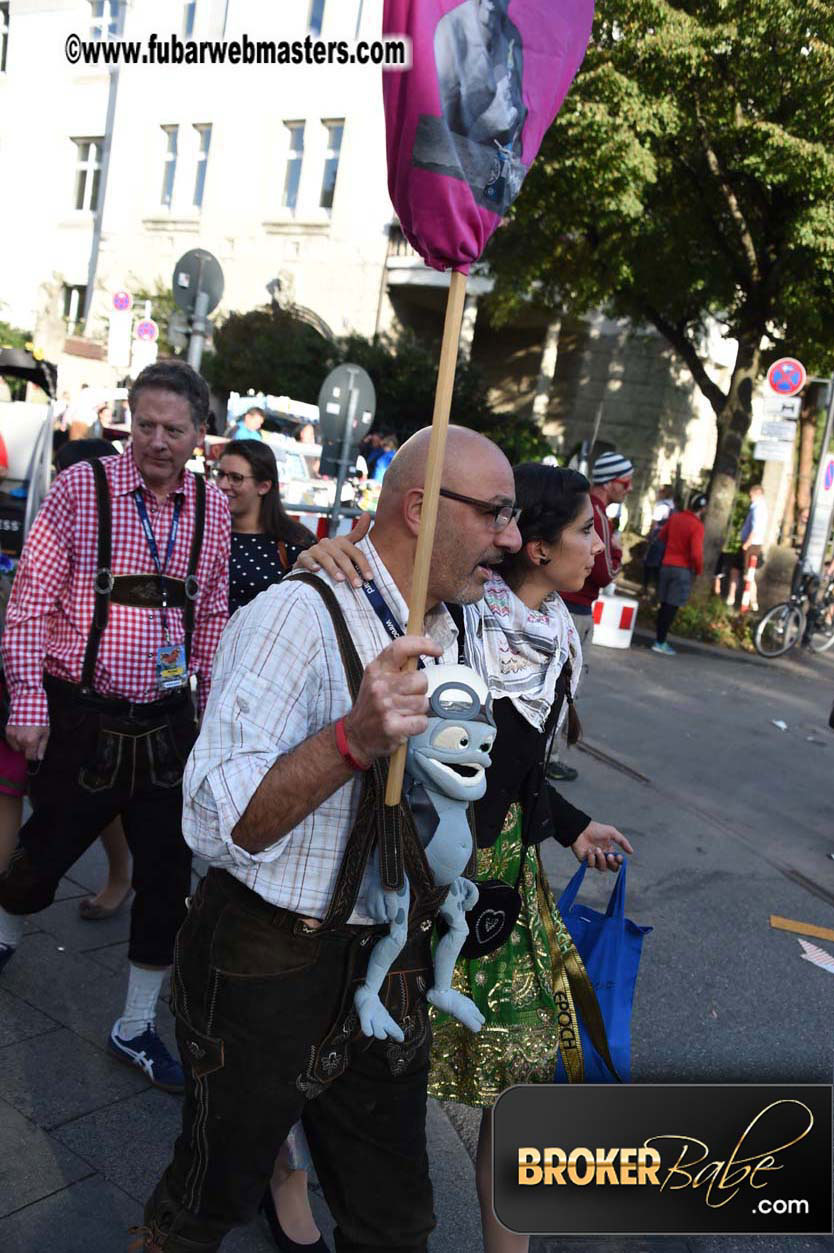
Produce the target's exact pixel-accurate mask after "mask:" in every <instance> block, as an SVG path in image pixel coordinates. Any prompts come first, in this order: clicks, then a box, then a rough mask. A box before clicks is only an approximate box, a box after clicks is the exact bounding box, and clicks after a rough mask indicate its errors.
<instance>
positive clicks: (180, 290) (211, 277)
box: [172, 248, 223, 370]
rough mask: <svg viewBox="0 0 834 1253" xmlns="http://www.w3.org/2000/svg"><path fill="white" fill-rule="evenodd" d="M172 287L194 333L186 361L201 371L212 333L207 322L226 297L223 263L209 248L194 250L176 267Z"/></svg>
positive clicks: (177, 302) (191, 336) (176, 300)
mask: <svg viewBox="0 0 834 1253" xmlns="http://www.w3.org/2000/svg"><path fill="white" fill-rule="evenodd" d="M172 287H173V291H174V300H175V302H176V304H177V305H178V306H179V308H180V309H182V311H183V313H184V314H185V315H186V317H187V319H188V322H187V326H188V328H189V329H190V332H191V335H190V339H189V341H188V353H187V355H186V360H187V362H188V364H189V365H190V366H191V367H192V368H193V369H195V370H199V369H200V363H201V361H202V359H203V348H204V347H205V343H206V336H207V331H208V322H207V320H206V319H207V318H208V315H209V314H210V313H211V312H212V310H214V309H216V308H217V306H218V305H219V303H220V300H221V297H222V295H223V270H222V269H221V267H220V262H219V261H218V260H217V258H216V257H215V256H213V255H212V253H210V252H207V251H206V249H205V248H192V249H191V251H190V252H187V253H186V254H185V255H184V256H183V257H180V259H179V261H178V262H177V264H176V265H175V266H174V277H173V281H172Z"/></svg>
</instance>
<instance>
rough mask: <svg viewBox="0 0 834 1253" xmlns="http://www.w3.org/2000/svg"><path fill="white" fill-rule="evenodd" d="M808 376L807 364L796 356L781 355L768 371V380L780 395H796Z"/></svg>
mask: <svg viewBox="0 0 834 1253" xmlns="http://www.w3.org/2000/svg"><path fill="white" fill-rule="evenodd" d="M807 377H808V374H807V371H806V369H805V366H804V365H803V364H802V362H801V361H797V359H796V357H780V358H779V360H778V361H774V363H773V365H772V366H771V367H770V369H769V370H768V372H767V381H768V383H769V384H770V387H771V389H772V390H773V391H774V392H776V394H777V395H778V396H795V395H796V394H797V392H801V391H802V389H803V387H804V386H805V380H806V379H807Z"/></svg>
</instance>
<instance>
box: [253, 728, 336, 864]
mask: <svg viewBox="0 0 834 1253" xmlns="http://www.w3.org/2000/svg"><path fill="white" fill-rule="evenodd" d="M352 778H353V771H352V770H351V769H350V767H349V766H348V765H347V763H346V762H345V761H344V759H343V758H342V756H341V754H340V753H339V750H338V748H337V747H336V732H335V729H334V726H329V727H325V728H324V729H323V730H322V731H319V732H318V734H316V735H312V736H310V738H309V740H305V741H304V743H303V744H299V746H298V748H294V749H293V750H292V752H289V753H284V754H283V756H281V757H279V758H278V760H277V761H276V762H275V764H274V765H273V766H271V767H270V769H269V770H268V771H267V773H266V774H265V775H264V777H263V779H262V780H261V783H260V786H259V787H258V790H257V791H256V792H255V794H254V796H253V797H252V799H251V800H250V802H249V804H248V805H247V807H246V810H245V812H244V814H243V817H242V818H241V819H240V822H238V824H237V826H236V827H235V828H234V830H233V831H232V839H233V840H234V842H235V844H237V845H238V846H239V847H240V848H242V849H245V850H246V852H247V853H262V852H263V850H264V849H265V848H269V846H270V845H271V844H275V843H276V842H277V841H278V840H280V839H281V838H282V837H283V836H285V835H287V834H288V833H289V832H290V831H292V829H293V827H297V826H298V824H299V823H300V822H302V821H303V820H304V819H305V818H306V817H307V815H308V814H310V813H312V812H313V810H314V809H318V807H319V805H320V804H321V803H322V801H326V800H327V798H328V796H332V795H333V793H334V792H337V791H338V790H339V788H340V787H343V786H344V784H345V783H347V782H348V780H349V779H352Z"/></svg>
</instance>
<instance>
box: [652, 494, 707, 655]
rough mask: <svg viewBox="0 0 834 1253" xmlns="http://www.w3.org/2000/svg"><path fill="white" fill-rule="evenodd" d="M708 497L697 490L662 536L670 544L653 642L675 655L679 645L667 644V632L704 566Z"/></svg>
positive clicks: (655, 650) (659, 590) (657, 649)
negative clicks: (705, 514) (705, 520)
mask: <svg viewBox="0 0 834 1253" xmlns="http://www.w3.org/2000/svg"><path fill="white" fill-rule="evenodd" d="M706 507H707V498H706V496H705V495H704V494H703V492H696V493H695V495H694V496H693V497H692V499H691V500H690V502H689V508H688V509H682V510H681V512H680V513H673V514H672V516H671V517H670V519H669V521H668V522H667V523H666V525H665V526H664V527H663V528H662V529H661V531H660V533H659V535H658V540H660V542H661V543H665V544H666V551H665V552H664V554H663V562H662V564H661V567H660V579H659V581H658V585H657V596H658V600H659V601H660V608H659V609H658V611H657V639H656V640H655V642H654V643H653V644H652V652H653V653H662V654H663V655H664V656H665V657H674V656H675V649H674V648H672V645H671V644H667V642H666V636H667V635H668V634H669V628H670V627H671V625H672V622H673V621H674V618H675V614H676V613H677V612H678V610H679V609H680V607H681V605H685V604H686V602H687V601H688V600H689V594H690V592H691V591H692V580H693V578H694V577H695V576H696V575H698V574H701V573H702V571H703V569H704V522H703V517H704V512H705V511H706Z"/></svg>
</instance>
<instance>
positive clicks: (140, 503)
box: [133, 487, 182, 644]
mask: <svg viewBox="0 0 834 1253" xmlns="http://www.w3.org/2000/svg"><path fill="white" fill-rule="evenodd" d="M133 500H134V502H135V504H136V511H137V513H138V514H139V521H140V522H141V523H142V530H143V531H144V532H145V539H146V540H147V543H148V548H149V549H150V552H151V558H152V559H153V563H154V565H155V566H156V573H157V574H158V576H159V592H160V596H161V597H162V631H163V634H164V636H165V643H166V644H169V643H170V641H171V637H170V635H169V633H168V589H167V587H166V584H165V571H166V570H167V569H168V563H169V561H170V560H171V554H172V553H173V551H174V545H175V544H176V542H177V532H178V531H179V527H180V514H181V513H182V496H181V495H178V496H177V498H176V500H175V501H174V516H173V518H172V519H171V530H170V532H169V534H168V544H167V547H166V549H165V564H164V565H163V564H162V562H161V561H160V560H159V549H158V547H157V544H156V536H155V535H154V533H153V527H152V526H151V522H150V518H149V517H148V510H147V506H146V505H145V499H144V497H143V495H142V489H141V487H137V489H136V491H135V492H134V493H133Z"/></svg>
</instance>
